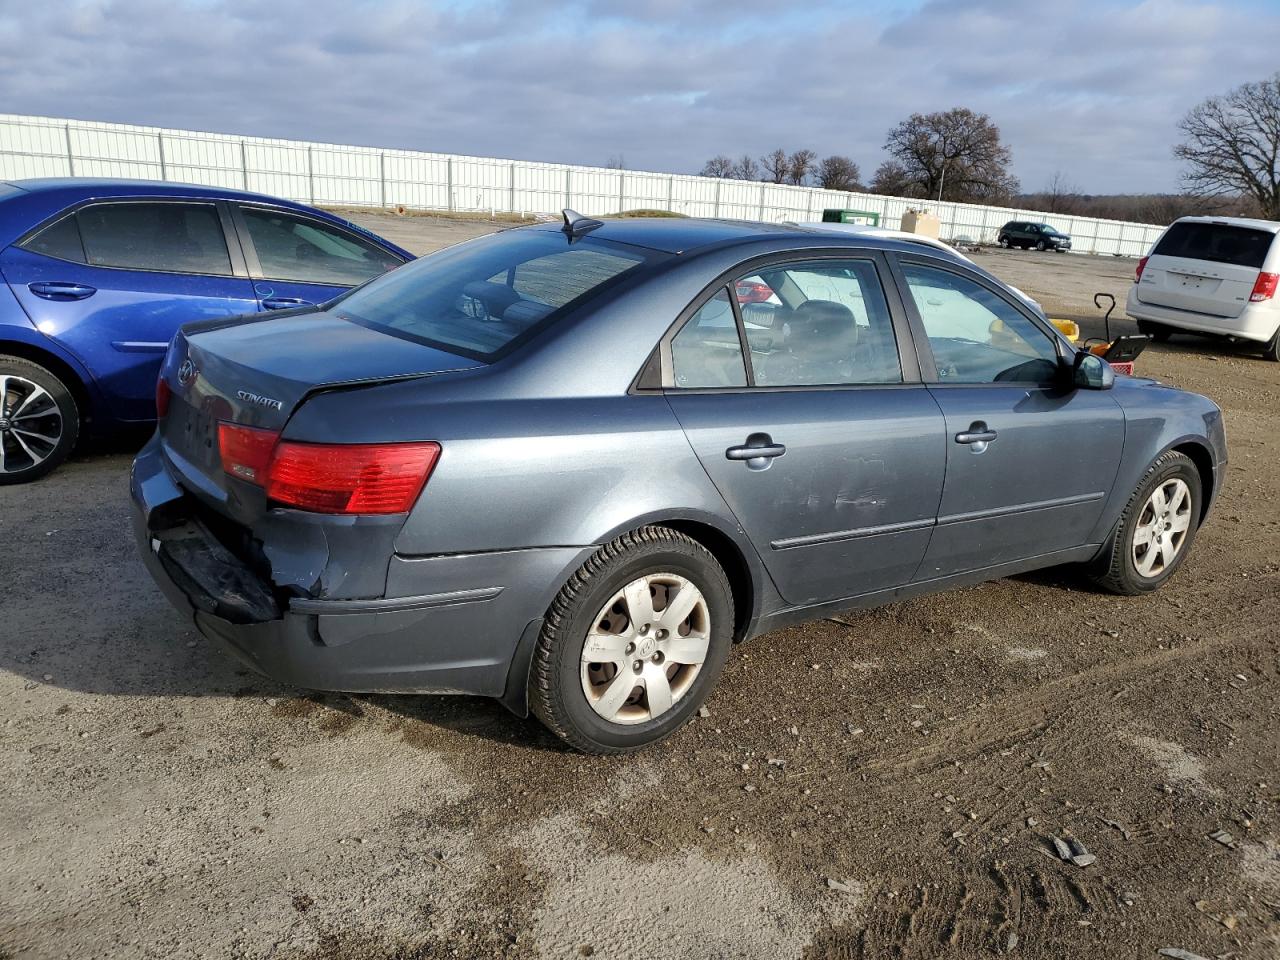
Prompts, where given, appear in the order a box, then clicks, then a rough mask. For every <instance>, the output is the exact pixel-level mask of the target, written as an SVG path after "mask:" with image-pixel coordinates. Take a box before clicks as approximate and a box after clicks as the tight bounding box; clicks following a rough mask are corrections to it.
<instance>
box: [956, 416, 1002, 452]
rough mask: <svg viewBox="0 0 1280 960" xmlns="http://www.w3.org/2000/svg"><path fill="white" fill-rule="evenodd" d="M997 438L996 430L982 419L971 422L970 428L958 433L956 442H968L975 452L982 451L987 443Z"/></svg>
mask: <svg viewBox="0 0 1280 960" xmlns="http://www.w3.org/2000/svg"><path fill="white" fill-rule="evenodd" d="M995 439H996V432H995V431H994V430H992V429H991V428H990V427H988V426H987V425H986V424H985V423H983V422H982V421H981V420H975V421H974V422H973V423H971V424H969V429H968V430H964V431H962V432H960V433H957V434H956V443H967V444H969V445H970V449H972V450H973V452H974V453H982V452H983V451H984V450H986V449H987V444H989V443H992V442H993V441H994V440H995Z"/></svg>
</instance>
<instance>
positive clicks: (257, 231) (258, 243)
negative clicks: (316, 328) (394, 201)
mask: <svg viewBox="0 0 1280 960" xmlns="http://www.w3.org/2000/svg"><path fill="white" fill-rule="evenodd" d="M240 212H241V213H242V214H243V215H244V222H245V226H246V227H247V228H248V230H249V237H250V239H252V241H253V247H254V250H255V251H257V254H258V263H259V264H260V265H261V267H262V275H263V276H264V277H266V278H268V279H271V280H293V281H297V282H301V283H321V284H329V285H332V286H341V287H352V286H355V285H356V284H358V283H364V281H366V280H368V279H369V278H370V277H376V276H377V275H378V274H380V273H385V272H386V271H387V270H390V269H391V268H392V267H398V266H399V265H400V263H401V260H400V258H399V257H397V256H394V255H393V254H392V253H390V252H389V251H387V250H384V249H382V247H380V246H378V245H377V244H376V243H374V242H373V241H371V240H366V239H365V238H364V237H361V236H360V235H359V234H356V233H354V232H352V231H349V230H343V229H341V228H340V227H337V226H335V225H333V224H329V223H324V222H323V221H320V220H313V219H311V218H310V217H303V216H298V215H295V214H292V213H285V212H284V211H283V210H270V209H266V208H262V207H241V208H240Z"/></svg>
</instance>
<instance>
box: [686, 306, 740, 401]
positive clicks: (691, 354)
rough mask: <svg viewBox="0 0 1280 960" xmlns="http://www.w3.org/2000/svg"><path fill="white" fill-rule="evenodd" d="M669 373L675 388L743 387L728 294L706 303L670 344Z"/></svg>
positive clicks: (738, 342) (737, 345)
mask: <svg viewBox="0 0 1280 960" xmlns="http://www.w3.org/2000/svg"><path fill="white" fill-rule="evenodd" d="M671 373H672V380H673V382H674V383H675V385H676V386H677V387H680V388H682V389H686V390H688V389H693V388H697V387H745V386H746V385H747V372H746V368H745V367H744V366H743V365H742V344H741V342H740V341H739V339H738V327H737V322H736V321H735V320H734V317H733V305H732V304H731V303H730V302H729V291H728V290H721V291H720V292H719V293H717V294H716V295H715V296H714V297H712V298H711V299H710V300H708V301H707V302H706V303H705V304H704V305H703V307H702V309H700V310H699V311H698V312H697V313H696V314H695V315H694V316H693V317H692V318H691V319H690V320H689V322H688V323H686V324H685V325H684V326H683V327H681V328H680V332H679V333H677V334H676V335H675V338H674V339H673V340H672V341H671Z"/></svg>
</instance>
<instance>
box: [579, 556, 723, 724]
mask: <svg viewBox="0 0 1280 960" xmlns="http://www.w3.org/2000/svg"><path fill="white" fill-rule="evenodd" d="M710 642H711V614H710V611H709V610H708V608H707V601H706V598H705V597H704V596H703V595H702V591H700V590H699V589H698V588H697V587H696V586H694V585H693V583H691V582H690V581H689V580H687V579H685V578H684V577H682V576H679V575H678V574H675V573H654V574H648V575H646V576H643V577H639V578H638V579H636V580H632V581H631V582H630V583H628V584H627V585H626V586H625V587H623V588H622V589H621V590H619V591H618V592H617V593H616V594H614V596H613V597H612V598H611V599H610V600H609V602H608V603H606V604H605V605H604V606H603V607H602V608H601V609H600V612H599V613H597V614H596V616H595V619H594V620H593V621H592V625H591V629H590V631H589V632H588V633H587V637H586V642H585V643H584V644H583V647H582V692H583V693H584V694H585V695H586V698H587V702H588V703H589V704H590V705H591V709H592V710H594V711H595V712H596V713H597V714H599V715H600V716H601V717H603V718H604V719H605V720H608V721H609V722H611V723H620V724H636V723H644V722H646V721H649V720H654V719H656V718H658V717H660V716H662V715H663V714H664V713H666V712H667V711H668V710H670V709H672V707H674V706H675V705H676V704H677V703H679V702H680V699H681V698H682V697H683V696H684V695H685V694H687V693H688V692H689V689H690V687H692V686H693V682H694V680H695V679H697V676H698V673H699V672H700V671H701V669H702V665H703V663H704V662H705V661H706V659H707V649H708V647H709V645H710Z"/></svg>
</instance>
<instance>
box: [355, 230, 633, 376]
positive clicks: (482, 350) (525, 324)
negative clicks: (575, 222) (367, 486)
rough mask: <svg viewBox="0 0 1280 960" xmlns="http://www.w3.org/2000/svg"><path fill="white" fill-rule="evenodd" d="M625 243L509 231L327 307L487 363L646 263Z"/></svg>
mask: <svg viewBox="0 0 1280 960" xmlns="http://www.w3.org/2000/svg"><path fill="white" fill-rule="evenodd" d="M645 259H646V258H645V255H644V254H643V253H642V252H640V251H637V250H634V249H633V248H630V247H624V246H621V245H618V244H613V243H609V242H608V241H605V240H596V239H593V238H591V237H581V238H577V239H575V240H574V241H573V243H572V244H570V242H569V240H568V238H567V237H566V236H565V235H564V234H563V233H560V232H558V231H557V232H552V231H550V230H511V231H508V232H506V233H500V234H496V235H494V236H491V237H484V238H482V239H479V240H473V241H471V242H469V243H463V244H459V245H458V246H456V247H451V248H450V249H448V250H443V251H441V252H440V253H437V254H433V255H431V256H428V257H424V258H423V259H421V260H415V261H413V262H412V263H409V264H406V265H405V266H403V267H400V268H399V269H396V270H393V271H391V272H390V273H387V274H384V275H383V276H381V277H379V278H377V279H376V280H373V281H371V282H370V283H368V284H366V285H365V286H362V287H358V288H356V289H355V290H353V291H352V292H351V293H349V294H348V295H347V296H345V297H343V298H341V299H340V300H338V301H337V302H336V303H335V304H334V307H333V309H334V311H335V312H336V313H337V314H338V315H339V316H341V317H344V318H345V319H348V320H352V321H354V322H356V323H360V324H362V325H364V326H368V327H372V328H374V329H377V330H382V331H384V332H386V333H392V334H395V335H397V336H403V337H407V338H409V339H412V340H417V341H420V342H422V343H426V344H428V345H430V346H433V347H439V348H441V349H444V350H448V351H450V352H452V353H460V354H463V355H464V356H469V357H474V358H475V359H478V360H491V359H493V358H494V357H495V356H497V355H498V354H500V353H502V352H504V351H505V350H506V349H509V348H511V347H514V346H515V344H516V342H517V341H518V340H521V339H522V338H525V337H526V336H529V335H532V333H533V332H534V331H535V330H536V329H539V328H541V327H543V326H545V325H546V324H548V323H550V322H552V320H553V319H555V318H556V317H557V316H558V315H559V314H561V313H563V312H565V311H567V310H568V309H569V308H571V307H576V306H580V305H581V304H582V303H584V302H586V301H587V300H589V299H591V298H592V297H593V296H595V295H597V294H598V293H600V292H601V291H602V290H603V289H605V288H606V287H607V286H609V285H611V284H613V283H614V282H616V281H617V280H619V279H621V277H622V276H623V275H624V274H626V273H629V272H630V271H632V270H634V269H635V268H636V267H638V266H640V265H641V264H642V263H644V262H645Z"/></svg>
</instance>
